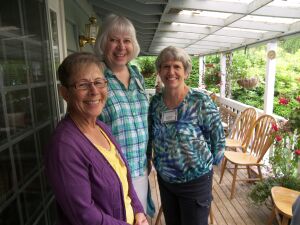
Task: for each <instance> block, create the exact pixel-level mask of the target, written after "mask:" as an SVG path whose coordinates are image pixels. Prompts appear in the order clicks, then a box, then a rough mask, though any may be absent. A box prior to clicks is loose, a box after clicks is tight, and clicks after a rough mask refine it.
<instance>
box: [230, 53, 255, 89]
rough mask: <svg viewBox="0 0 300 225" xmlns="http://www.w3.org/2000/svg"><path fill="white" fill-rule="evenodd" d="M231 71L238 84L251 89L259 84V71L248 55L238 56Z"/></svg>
mask: <svg viewBox="0 0 300 225" xmlns="http://www.w3.org/2000/svg"><path fill="white" fill-rule="evenodd" d="M230 73H231V74H232V79H234V80H236V81H237V83H238V85H239V86H241V87H243V88H246V89H251V88H254V87H256V86H257V84H258V76H257V75H258V74H259V71H258V69H257V68H255V67H254V66H253V65H252V63H251V61H250V60H249V59H248V58H246V57H241V56H240V57H238V58H236V59H235V60H234V61H233V63H232V66H231V69H230Z"/></svg>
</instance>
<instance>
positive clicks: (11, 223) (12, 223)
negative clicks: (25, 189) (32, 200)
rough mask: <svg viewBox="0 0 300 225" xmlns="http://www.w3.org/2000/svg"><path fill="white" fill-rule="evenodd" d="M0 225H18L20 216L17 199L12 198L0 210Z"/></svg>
mask: <svg viewBox="0 0 300 225" xmlns="http://www.w3.org/2000/svg"><path fill="white" fill-rule="evenodd" d="M0 224H1V225H20V224H21V222H20V216H19V213H18V207H17V200H14V201H13V202H12V203H11V204H10V205H9V206H8V207H6V208H5V209H4V210H3V211H2V212H0Z"/></svg>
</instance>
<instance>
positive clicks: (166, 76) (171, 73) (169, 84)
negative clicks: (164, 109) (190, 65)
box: [159, 60, 188, 89]
mask: <svg viewBox="0 0 300 225" xmlns="http://www.w3.org/2000/svg"><path fill="white" fill-rule="evenodd" d="M159 76H160V78H161V80H162V82H163V83H164V85H165V88H166V89H177V88H181V87H183V86H184V85H185V83H184V80H185V79H186V78H187V76H188V74H187V73H186V71H185V69H184V66H183V64H182V62H181V61H176V60H168V61H165V62H163V63H162V64H161V67H160V69H159Z"/></svg>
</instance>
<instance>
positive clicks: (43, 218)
mask: <svg viewBox="0 0 300 225" xmlns="http://www.w3.org/2000/svg"><path fill="white" fill-rule="evenodd" d="M45 221H46V218H45V215H43V216H42V217H41V218H40V219H39V221H38V222H37V223H35V225H45V224H46V222H45Z"/></svg>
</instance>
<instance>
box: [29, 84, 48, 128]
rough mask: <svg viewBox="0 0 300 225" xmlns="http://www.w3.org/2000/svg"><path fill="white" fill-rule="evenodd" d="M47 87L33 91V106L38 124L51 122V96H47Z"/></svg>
mask: <svg viewBox="0 0 300 225" xmlns="http://www.w3.org/2000/svg"><path fill="white" fill-rule="evenodd" d="M46 89H47V87H38V88H33V89H32V101H33V102H32V104H33V110H34V115H35V121H36V124H39V123H43V122H46V121H48V120H50V106H49V104H50V103H49V96H48V95H47V94H45V91H46Z"/></svg>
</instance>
